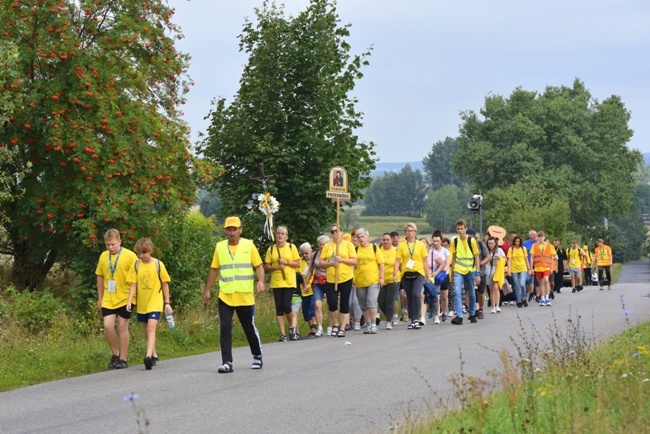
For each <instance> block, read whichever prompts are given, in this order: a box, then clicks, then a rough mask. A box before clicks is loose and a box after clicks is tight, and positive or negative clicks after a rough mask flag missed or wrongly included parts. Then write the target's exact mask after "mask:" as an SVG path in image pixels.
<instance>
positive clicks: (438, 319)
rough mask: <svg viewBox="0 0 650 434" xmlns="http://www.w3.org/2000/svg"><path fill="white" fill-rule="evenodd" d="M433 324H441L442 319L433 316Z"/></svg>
mask: <svg viewBox="0 0 650 434" xmlns="http://www.w3.org/2000/svg"><path fill="white" fill-rule="evenodd" d="M433 323H434V324H440V317H439V316H438V315H434V316H433Z"/></svg>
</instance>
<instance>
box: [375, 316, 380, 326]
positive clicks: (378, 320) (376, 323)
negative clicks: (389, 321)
mask: <svg viewBox="0 0 650 434" xmlns="http://www.w3.org/2000/svg"><path fill="white" fill-rule="evenodd" d="M380 322H381V319H379V317H377V319H376V320H375V325H376V326H378V325H379V323H380Z"/></svg>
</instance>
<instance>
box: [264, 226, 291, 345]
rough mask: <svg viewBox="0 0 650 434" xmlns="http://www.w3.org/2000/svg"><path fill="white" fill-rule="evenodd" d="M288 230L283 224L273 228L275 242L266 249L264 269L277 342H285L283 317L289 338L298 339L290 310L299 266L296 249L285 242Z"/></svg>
mask: <svg viewBox="0 0 650 434" xmlns="http://www.w3.org/2000/svg"><path fill="white" fill-rule="evenodd" d="M288 238H289V231H288V230H287V228H286V227H285V226H278V228H277V229H276V230H275V244H274V245H272V246H271V247H269V248H268V250H267V251H266V258H265V259H264V269H265V270H266V271H270V272H271V284H270V287H271V289H272V290H273V299H274V300H275V318H276V320H277V322H278V326H279V327H280V339H279V342H286V341H287V335H286V334H285V328H284V319H285V317H286V319H287V322H288V323H289V339H290V340H292V341H297V340H298V339H300V334H299V333H298V316H297V315H296V314H295V313H294V312H293V311H292V310H291V299H292V298H293V291H294V290H295V289H296V287H297V282H296V271H297V270H298V267H300V255H299V254H298V249H296V246H294V245H293V244H291V243H287V239H288Z"/></svg>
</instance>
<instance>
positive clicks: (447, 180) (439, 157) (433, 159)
mask: <svg viewBox="0 0 650 434" xmlns="http://www.w3.org/2000/svg"><path fill="white" fill-rule="evenodd" d="M457 151H458V141H457V140H456V139H452V138H451V137H446V138H445V140H442V141H439V142H436V143H434V145H433V147H432V148H431V151H430V152H429V153H428V154H427V156H426V157H424V159H423V160H422V164H423V166H424V172H425V173H426V176H427V181H428V182H429V185H430V186H431V188H433V189H434V190H437V189H440V188H442V187H443V186H445V185H448V184H453V185H456V186H458V187H462V186H463V184H464V183H465V180H464V179H463V178H461V177H460V176H458V175H456V173H455V172H454V168H453V160H454V155H456V152H457Z"/></svg>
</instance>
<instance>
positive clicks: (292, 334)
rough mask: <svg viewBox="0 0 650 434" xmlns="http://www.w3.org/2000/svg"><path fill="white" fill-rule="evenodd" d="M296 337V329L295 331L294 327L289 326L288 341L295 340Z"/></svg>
mask: <svg viewBox="0 0 650 434" xmlns="http://www.w3.org/2000/svg"><path fill="white" fill-rule="evenodd" d="M298 339H300V338H298ZM298 339H296V331H295V329H294V328H293V327H289V340H290V341H297V340H298Z"/></svg>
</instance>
